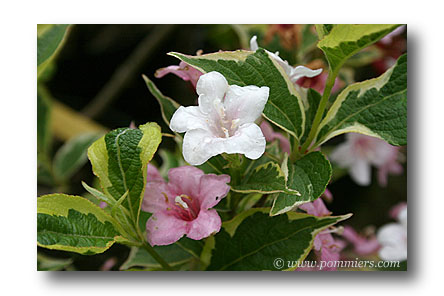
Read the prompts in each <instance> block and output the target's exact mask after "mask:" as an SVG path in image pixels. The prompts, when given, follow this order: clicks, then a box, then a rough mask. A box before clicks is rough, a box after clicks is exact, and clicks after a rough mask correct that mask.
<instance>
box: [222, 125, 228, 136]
mask: <svg viewBox="0 0 444 296" xmlns="http://www.w3.org/2000/svg"><path fill="white" fill-rule="evenodd" d="M221 129H222V131H223V132H224V134H225V138H229V137H230V133H229V132H228V130H227V129H226V128H224V127H223V126H222V127H221Z"/></svg>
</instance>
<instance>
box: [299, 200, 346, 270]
mask: <svg viewBox="0 0 444 296" xmlns="http://www.w3.org/2000/svg"><path fill="white" fill-rule="evenodd" d="M299 208H300V209H302V210H304V211H306V212H307V214H310V215H313V216H317V217H322V216H328V215H330V214H331V212H330V211H329V210H328V209H327V207H326V206H325V204H324V202H323V201H322V199H321V198H318V199H316V200H314V201H313V202H310V203H305V204H303V205H300V206H299ZM344 247H345V243H344V242H343V241H341V240H337V239H336V240H335V239H334V238H333V236H332V234H331V231H330V230H328V229H327V230H323V231H321V232H320V233H319V234H318V235H316V237H315V239H314V242H313V249H314V250H315V254H316V256H317V258H318V260H320V261H325V262H329V261H338V260H339V258H340V252H341V251H342V249H343V248H344ZM336 269H337V268H336V267H328V266H327V267H325V268H323V269H322V270H324V271H333V270H336Z"/></svg>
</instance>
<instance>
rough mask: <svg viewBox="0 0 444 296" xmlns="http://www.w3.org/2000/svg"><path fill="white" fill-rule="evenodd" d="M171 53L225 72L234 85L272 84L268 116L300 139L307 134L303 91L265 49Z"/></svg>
mask: <svg viewBox="0 0 444 296" xmlns="http://www.w3.org/2000/svg"><path fill="white" fill-rule="evenodd" d="M169 54H170V55H172V56H175V57H177V58H179V59H180V60H182V61H184V62H186V63H187V64H189V65H191V66H193V67H195V68H197V69H198V70H200V71H202V72H204V73H207V72H211V71H217V72H219V73H221V74H222V75H224V76H225V78H226V79H227V81H228V83H229V84H230V85H232V84H235V85H239V86H246V85H257V86H268V87H269V88H270V95H269V98H268V102H267V104H266V105H265V108H264V112H263V114H264V116H265V117H266V118H267V119H268V120H269V121H271V122H273V123H274V124H276V125H277V126H279V127H280V128H282V129H284V130H286V131H287V132H288V133H289V134H291V135H293V136H294V137H295V138H296V139H299V137H300V136H301V134H302V133H303V129H304V122H305V118H304V114H303V112H302V110H303V106H302V102H301V99H300V98H299V94H298V93H297V92H296V90H295V88H294V85H293V83H292V82H291V81H290V80H289V78H288V76H287V74H286V73H285V71H284V69H283V68H282V67H281V66H280V65H279V64H278V63H277V62H276V61H275V60H274V59H272V58H270V56H269V55H268V54H267V52H266V51H265V50H264V49H262V48H260V49H258V50H257V51H255V52H252V51H244V50H237V51H233V52H229V51H224V52H218V53H212V54H205V55H201V56H189V55H184V54H181V53H175V52H173V53H169Z"/></svg>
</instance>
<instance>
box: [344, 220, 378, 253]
mask: <svg viewBox="0 0 444 296" xmlns="http://www.w3.org/2000/svg"><path fill="white" fill-rule="evenodd" d="M342 236H343V237H344V238H345V239H347V240H348V241H349V242H350V243H351V244H353V247H354V251H355V253H356V254H358V255H369V254H373V253H375V252H376V251H378V249H379V247H380V245H379V242H378V240H377V239H376V237H375V236H372V237H369V238H366V237H364V236H362V235H359V234H358V233H357V232H356V231H355V230H354V229H353V228H352V227H351V226H344V231H343V232H342Z"/></svg>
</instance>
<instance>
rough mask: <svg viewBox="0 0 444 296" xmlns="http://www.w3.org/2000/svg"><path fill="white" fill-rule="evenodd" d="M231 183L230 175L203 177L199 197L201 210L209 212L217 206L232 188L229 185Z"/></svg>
mask: <svg viewBox="0 0 444 296" xmlns="http://www.w3.org/2000/svg"><path fill="white" fill-rule="evenodd" d="M229 182H230V176H228V175H219V176H217V175H214V174H208V175H203V176H202V177H201V178H200V186H199V188H200V191H199V195H198V196H199V199H200V204H201V205H200V207H201V210H207V209H209V208H212V207H214V206H215V205H217V204H218V203H219V202H220V201H221V199H222V198H224V197H225V196H226V195H227V194H228V191H230V186H228V185H227V183H229Z"/></svg>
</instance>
